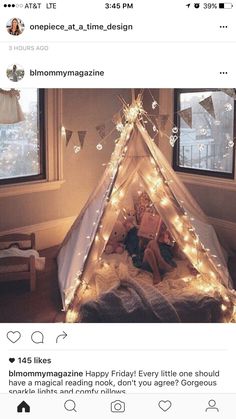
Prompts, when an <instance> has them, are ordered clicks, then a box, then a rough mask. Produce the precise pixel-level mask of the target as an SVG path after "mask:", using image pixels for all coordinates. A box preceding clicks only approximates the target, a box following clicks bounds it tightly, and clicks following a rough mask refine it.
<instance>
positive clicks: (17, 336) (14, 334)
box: [7, 331, 21, 343]
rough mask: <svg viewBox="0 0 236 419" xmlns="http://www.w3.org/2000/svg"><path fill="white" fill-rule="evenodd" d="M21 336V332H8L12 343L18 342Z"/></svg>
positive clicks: (8, 337)
mask: <svg viewBox="0 0 236 419" xmlns="http://www.w3.org/2000/svg"><path fill="white" fill-rule="evenodd" d="M20 338H21V333H20V332H12V331H10V332H8V333H7V339H8V340H9V341H10V342H11V343H16V342H17V341H18V340H19V339H20Z"/></svg>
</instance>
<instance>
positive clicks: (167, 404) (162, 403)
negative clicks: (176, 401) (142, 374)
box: [158, 400, 172, 412]
mask: <svg viewBox="0 0 236 419" xmlns="http://www.w3.org/2000/svg"><path fill="white" fill-rule="evenodd" d="M158 406H159V407H160V409H161V410H163V412H167V410H169V409H170V408H171V406H172V403H171V401H170V400H160V401H159V403H158Z"/></svg>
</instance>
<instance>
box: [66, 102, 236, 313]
mask: <svg viewBox="0 0 236 419" xmlns="http://www.w3.org/2000/svg"><path fill="white" fill-rule="evenodd" d="M133 106H135V105H133ZM131 108H132V105H131ZM131 110H132V109H131ZM133 114H134V115H133V117H132V119H131V120H128V121H127V122H126V125H125V126H124V129H123V130H122V132H121V136H120V138H119V139H118V141H117V142H116V147H115V150H114V152H113V154H112V156H111V161H110V163H109V165H108V167H107V169H106V170H105V173H104V175H103V177H102V179H101V182H100V183H99V185H98V186H97V188H96V190H95V192H94V193H93V194H92V196H91V197H90V198H89V200H88V202H87V204H86V206H85V208H84V209H83V211H82V213H81V214H80V215H79V217H78V218H77V220H76V221H75V223H74V225H73V226H72V228H71V230H70V231H69V233H68V234H67V236H66V238H65V240H64V242H63V244H62V247H61V249H60V252H59V255H58V274H59V284H60V289H61V295H62V300H63V306H64V308H65V309H67V308H68V307H69V305H70V304H71V302H72V301H73V299H74V297H75V295H76V289H77V288H78V289H79V287H80V286H81V283H82V282H83V281H84V283H85V284H88V283H89V282H90V281H91V279H92V276H93V272H94V270H95V268H96V266H97V264H98V263H99V261H100V260H101V257H102V253H103V251H104V249H105V246H106V243H107V241H108V239H109V236H110V234H111V232H112V229H113V226H114V224H115V222H116V220H117V218H118V217H119V214H120V211H121V209H122V208H123V207H125V205H126V203H127V202H130V194H132V191H134V190H135V189H137V188H138V187H140V185H141V187H142V188H143V190H145V191H146V192H147V193H148V195H149V197H150V199H151V201H152V202H153V204H154V206H155V208H156V210H157V211H158V213H159V214H160V216H161V218H162V219H163V221H164V223H165V225H166V226H167V228H168V229H169V231H170V233H171V234H172V236H173V237H174V239H175V240H176V242H177V243H178V245H179V247H180V249H182V251H183V252H184V253H185V256H186V258H187V259H188V260H189V262H190V263H191V264H192V265H193V266H194V267H195V268H196V269H197V270H198V272H199V274H200V275H201V276H202V278H204V279H205V280H206V282H207V283H209V282H210V281H211V280H212V281H219V283H221V284H223V285H224V286H226V287H229V286H230V278H229V274H228V270H227V265H226V261H225V259H224V255H223V253H222V250H221V246H220V244H219V242H218V239H217V236H216V234H215V231H214V229H213V227H212V226H211V225H210V224H209V222H208V220H207V217H206V216H205V215H204V213H203V211H202V210H201V208H200V207H199V206H198V204H197V203H196V201H195V200H194V199H193V197H192V196H191V195H190V193H189V192H188V190H187V189H186V188H185V186H184V185H183V183H182V182H181V181H180V180H179V178H178V176H177V175H176V173H175V172H174V171H173V169H172V168H171V167H170V165H169V163H168V162H167V160H166V159H165V157H164V156H163V155H162V153H161V151H160V150H159V148H158V147H157V146H156V145H155V143H154V142H153V141H152V139H151V138H150V136H149V134H148V132H147V130H146V129H145V127H144V126H143V125H142V123H141V122H140V121H139V118H138V113H137V115H136V114H135V112H133Z"/></svg>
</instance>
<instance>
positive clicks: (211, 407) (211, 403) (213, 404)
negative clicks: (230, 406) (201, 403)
mask: <svg viewBox="0 0 236 419" xmlns="http://www.w3.org/2000/svg"><path fill="white" fill-rule="evenodd" d="M210 411H215V412H219V409H218V407H217V406H216V401H215V400H209V402H208V407H207V408H206V409H205V412H210Z"/></svg>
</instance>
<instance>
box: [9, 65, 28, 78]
mask: <svg viewBox="0 0 236 419" xmlns="http://www.w3.org/2000/svg"><path fill="white" fill-rule="evenodd" d="M24 75H25V70H24V69H23V67H22V66H20V65H18V64H13V65H11V66H9V67H8V68H7V77H8V78H9V80H11V81H13V82H18V81H20V80H22V79H23V77H24Z"/></svg>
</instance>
